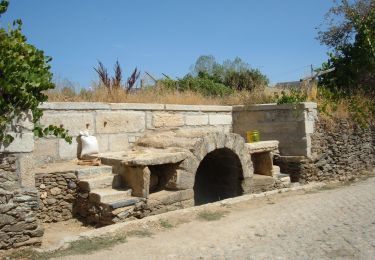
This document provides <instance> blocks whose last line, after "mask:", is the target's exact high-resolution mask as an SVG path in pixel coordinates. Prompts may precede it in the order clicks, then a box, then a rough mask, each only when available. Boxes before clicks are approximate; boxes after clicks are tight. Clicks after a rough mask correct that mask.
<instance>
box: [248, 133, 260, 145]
mask: <svg viewBox="0 0 375 260" xmlns="http://www.w3.org/2000/svg"><path fill="white" fill-rule="evenodd" d="M246 139H247V142H248V143H254V142H259V141H260V134H259V131H258V130H253V131H247V132H246Z"/></svg>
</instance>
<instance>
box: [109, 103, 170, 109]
mask: <svg viewBox="0 0 375 260" xmlns="http://www.w3.org/2000/svg"><path fill="white" fill-rule="evenodd" d="M110 106H111V109H113V110H116V109H117V110H142V111H145V110H163V109H164V104H148V103H146V104H143V103H110Z"/></svg>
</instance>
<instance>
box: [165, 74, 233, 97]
mask: <svg viewBox="0 0 375 260" xmlns="http://www.w3.org/2000/svg"><path fill="white" fill-rule="evenodd" d="M161 84H162V85H163V86H164V87H165V88H167V89H171V90H178V91H182V92H183V91H194V92H198V93H200V94H202V95H204V96H220V97H223V96H226V95H229V94H230V93H232V90H231V89H230V88H228V87H227V86H225V85H223V84H220V83H216V82H214V81H213V80H212V79H210V78H208V77H193V76H191V75H187V76H185V77H184V78H183V79H179V80H171V79H166V80H163V81H161Z"/></svg>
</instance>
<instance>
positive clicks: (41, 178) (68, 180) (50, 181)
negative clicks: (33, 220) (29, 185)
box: [35, 171, 77, 222]
mask: <svg viewBox="0 0 375 260" xmlns="http://www.w3.org/2000/svg"><path fill="white" fill-rule="evenodd" d="M35 185H36V187H37V189H38V191H39V197H40V207H39V209H38V213H37V215H38V218H39V219H40V220H41V221H42V222H59V221H64V220H68V219H71V218H73V215H74V213H73V205H74V203H75V201H76V196H77V192H76V187H77V177H76V175H75V173H74V171H72V172H54V173H39V174H35Z"/></svg>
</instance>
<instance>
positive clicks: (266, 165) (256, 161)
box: [245, 140, 279, 176]
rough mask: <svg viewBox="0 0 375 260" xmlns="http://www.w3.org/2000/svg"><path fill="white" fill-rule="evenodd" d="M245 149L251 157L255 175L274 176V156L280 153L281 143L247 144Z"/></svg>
mask: <svg viewBox="0 0 375 260" xmlns="http://www.w3.org/2000/svg"><path fill="white" fill-rule="evenodd" d="M245 147H246V149H247V150H248V152H249V153H250V155H251V160H252V161H253V166H254V174H259V175H267V176H272V175H273V170H274V166H273V154H274V153H278V147H279V141H277V140H272V141H260V142H254V143H246V144H245Z"/></svg>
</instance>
